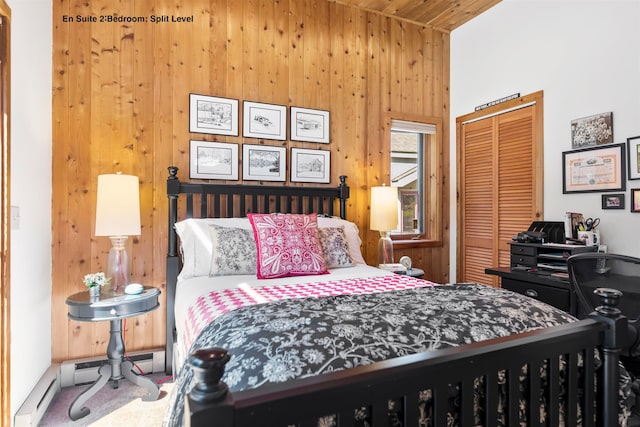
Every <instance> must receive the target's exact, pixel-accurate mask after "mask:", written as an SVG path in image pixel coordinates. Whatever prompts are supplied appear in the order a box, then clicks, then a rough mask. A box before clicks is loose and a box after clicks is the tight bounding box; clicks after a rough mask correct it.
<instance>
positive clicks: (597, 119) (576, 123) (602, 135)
mask: <svg viewBox="0 0 640 427" xmlns="http://www.w3.org/2000/svg"><path fill="white" fill-rule="evenodd" d="M612 142H613V113H611V112H609V113H602V114H596V115H594V116H589V117H583V118H580V119H576V120H572V121H571V148H584V147H588V146H591V145H603V144H611V143H612Z"/></svg>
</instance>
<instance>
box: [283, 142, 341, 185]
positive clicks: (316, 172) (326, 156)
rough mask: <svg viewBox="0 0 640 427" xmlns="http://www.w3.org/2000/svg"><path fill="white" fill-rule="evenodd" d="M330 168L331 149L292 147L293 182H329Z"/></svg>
mask: <svg viewBox="0 0 640 427" xmlns="http://www.w3.org/2000/svg"><path fill="white" fill-rule="evenodd" d="M330 169H331V151H327V150H308V149H305V148H292V149H291V182H319V183H328V182H329V181H330V179H331V174H330Z"/></svg>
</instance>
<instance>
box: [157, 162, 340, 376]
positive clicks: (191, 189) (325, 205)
mask: <svg viewBox="0 0 640 427" xmlns="http://www.w3.org/2000/svg"><path fill="white" fill-rule="evenodd" d="M168 169H169V178H168V179H167V197H168V198H169V219H168V234H167V235H168V248H167V288H166V296H167V302H166V308H167V323H166V327H167V330H166V340H167V341H166V348H165V370H166V372H167V374H170V373H171V372H172V366H173V344H174V342H175V339H176V337H175V333H176V329H175V314H174V303H175V296H176V284H177V279H178V273H180V258H179V256H178V253H179V251H178V235H177V233H176V230H175V227H174V224H175V223H176V222H177V221H178V218H179V217H180V219H185V218H194V217H196V218H220V217H223V218H241V217H245V216H246V215H247V214H248V213H270V212H283V213H313V212H316V213H319V214H325V215H329V216H333V215H334V211H335V205H336V201H339V211H338V215H339V216H340V218H342V219H345V218H346V208H347V203H346V202H347V199H348V198H349V187H348V186H347V184H346V181H347V177H346V176H344V175H343V176H340V185H339V186H338V187H306V186H305V187H285V186H267V185H239V184H209V183H202V182H198V183H195V182H181V181H180V180H179V179H178V168H177V167H175V166H170V167H169V168H168ZM180 195H184V201H185V206H184V210H181V209H179V206H178V198H179V196H180ZM179 211H180V212H181V214H180V215H179V214H178V212H179Z"/></svg>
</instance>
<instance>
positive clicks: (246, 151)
mask: <svg viewBox="0 0 640 427" xmlns="http://www.w3.org/2000/svg"><path fill="white" fill-rule="evenodd" d="M286 169H287V150H286V149H285V148H284V147H270V146H268V145H250V144H243V145H242V179H245V180H253V181H285V180H286V175H287V173H286Z"/></svg>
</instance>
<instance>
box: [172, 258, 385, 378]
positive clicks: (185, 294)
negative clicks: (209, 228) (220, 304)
mask: <svg viewBox="0 0 640 427" xmlns="http://www.w3.org/2000/svg"><path fill="white" fill-rule="evenodd" d="M393 274H394V273H392V272H389V271H386V270H381V269H379V268H376V267H371V266H368V265H366V264H356V265H354V266H353V267H346V268H335V269H330V270H329V274H320V275H313V276H292V277H281V278H277V279H258V278H257V277H256V276H255V275H239V276H215V277H209V276H200V277H192V278H189V279H178V284H177V287H176V300H175V307H174V313H175V318H176V330H177V333H178V337H180V336H181V335H180V334H181V333H183V330H184V326H185V319H186V316H187V311H188V309H189V307H190V306H191V305H192V304H193V303H194V302H195V301H196V300H197V299H198V297H199V296H200V295H203V294H207V293H208V292H210V291H212V290H221V289H232V288H236V287H238V286H243V287H244V288H245V289H246V288H247V287H249V288H261V287H265V286H277V285H292V284H296V283H314V282H328V281H333V280H343V279H354V278H364V277H375V276H389V275H393ZM178 347H179V346H175V347H174V348H175V351H176V352H178V353H179V351H178ZM183 360H184V355H182V354H176V359H175V360H174V363H176V364H177V366H174V368H176V367H178V366H181V365H182V361H183Z"/></svg>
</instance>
